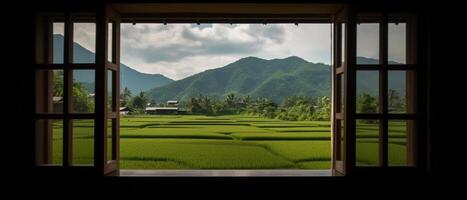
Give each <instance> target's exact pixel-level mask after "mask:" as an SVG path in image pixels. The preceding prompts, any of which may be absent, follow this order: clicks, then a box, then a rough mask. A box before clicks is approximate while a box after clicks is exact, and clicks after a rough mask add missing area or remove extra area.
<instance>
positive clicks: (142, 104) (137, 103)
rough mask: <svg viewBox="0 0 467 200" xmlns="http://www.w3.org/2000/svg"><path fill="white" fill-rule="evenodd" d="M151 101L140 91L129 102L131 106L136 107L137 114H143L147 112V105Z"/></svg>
mask: <svg viewBox="0 0 467 200" xmlns="http://www.w3.org/2000/svg"><path fill="white" fill-rule="evenodd" d="M148 103H149V98H148V97H147V96H146V94H145V93H144V92H140V93H139V95H136V96H134V97H133V98H131V99H130V102H129V103H128V105H129V107H130V108H132V109H134V113H135V114H142V113H144V112H145V109H146V106H147V105H148Z"/></svg>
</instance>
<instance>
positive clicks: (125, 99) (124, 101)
mask: <svg viewBox="0 0 467 200" xmlns="http://www.w3.org/2000/svg"><path fill="white" fill-rule="evenodd" d="M131 96H132V94H131V90H129V89H128V87H125V89H123V92H122V94H120V106H127V105H128V103H129V101H130V99H131Z"/></svg>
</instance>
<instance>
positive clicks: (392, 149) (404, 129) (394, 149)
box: [388, 120, 414, 166]
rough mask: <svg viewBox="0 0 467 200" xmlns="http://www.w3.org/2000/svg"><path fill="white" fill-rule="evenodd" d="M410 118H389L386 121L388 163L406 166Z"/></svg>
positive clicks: (411, 122) (410, 130)
mask: <svg viewBox="0 0 467 200" xmlns="http://www.w3.org/2000/svg"><path fill="white" fill-rule="evenodd" d="M413 127H414V123H413V121H412V120H389V122H388V142H389V143H388V165H389V166H407V165H408V156H409V154H408V152H409V149H410V148H409V146H410V143H409V142H408V136H409V135H411V134H412V130H413Z"/></svg>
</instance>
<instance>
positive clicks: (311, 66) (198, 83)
mask: <svg viewBox="0 0 467 200" xmlns="http://www.w3.org/2000/svg"><path fill="white" fill-rule="evenodd" d="M357 62H358V63H359V64H376V63H377V62H378V61H377V60H375V59H371V58H364V57H358V58H357ZM390 63H391V64H394V63H395V62H390ZM330 70H331V68H330V66H329V65H326V64H322V63H312V62H308V61H306V60H304V59H302V58H299V57H296V56H292V57H288V58H284V59H272V60H265V59H261V58H256V57H246V58H242V59H240V60H238V61H236V62H234V63H231V64H228V65H226V66H224V67H221V68H216V69H211V70H207V71H204V72H201V73H198V74H195V75H192V76H190V77H187V78H184V79H181V80H178V81H175V82H173V83H170V84H167V85H165V86H161V87H156V88H153V89H151V90H149V91H148V94H149V96H150V98H151V99H153V100H155V101H156V102H157V103H161V102H165V101H168V100H179V101H187V100H189V99H190V98H191V97H193V96H196V95H199V94H203V95H208V96H213V97H218V98H220V97H224V96H225V95H227V94H229V93H235V94H237V95H249V96H251V97H253V98H255V97H267V98H269V99H271V100H273V101H274V102H277V103H280V102H282V100H283V99H284V98H285V97H287V96H292V95H307V96H312V97H318V96H330V92H331V89H330V88H331V82H330V81H331V71H330ZM357 76H358V81H357V88H358V89H357V92H358V94H360V93H362V92H366V93H370V94H372V95H377V94H378V84H379V82H378V80H379V77H378V72H377V71H374V72H368V71H362V72H358V73H357ZM389 86H390V87H391V88H393V89H395V90H397V91H399V92H403V91H405V76H404V74H403V72H401V71H398V72H391V73H389Z"/></svg>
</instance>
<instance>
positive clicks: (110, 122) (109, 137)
mask: <svg viewBox="0 0 467 200" xmlns="http://www.w3.org/2000/svg"><path fill="white" fill-rule="evenodd" d="M114 120H115V119H107V139H106V141H107V160H108V161H109V160H113V159H112V155H113V152H112V143H113V142H112V127H113V125H114V124H113V121H114Z"/></svg>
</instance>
